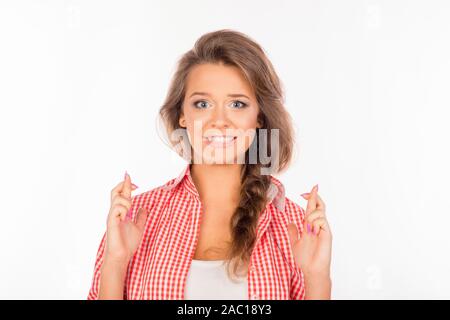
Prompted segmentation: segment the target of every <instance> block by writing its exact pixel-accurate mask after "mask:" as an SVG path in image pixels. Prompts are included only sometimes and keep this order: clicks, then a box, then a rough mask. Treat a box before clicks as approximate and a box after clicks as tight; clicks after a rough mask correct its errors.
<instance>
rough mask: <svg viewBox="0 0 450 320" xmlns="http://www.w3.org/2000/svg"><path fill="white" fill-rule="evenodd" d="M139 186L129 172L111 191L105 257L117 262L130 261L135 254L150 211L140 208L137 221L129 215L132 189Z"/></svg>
mask: <svg viewBox="0 0 450 320" xmlns="http://www.w3.org/2000/svg"><path fill="white" fill-rule="evenodd" d="M136 188H137V186H136V185H134V184H132V183H131V178H130V176H129V174H128V173H125V178H124V180H123V181H122V182H120V183H119V184H118V185H117V186H116V187H115V188H114V189H112V191H111V208H110V210H109V214H108V219H107V229H106V248H105V258H106V259H108V260H113V261H115V262H121V263H128V262H129V261H130V259H131V258H132V257H133V255H134V254H135V252H136V250H137V248H138V246H139V244H140V242H141V240H142V234H143V232H144V226H145V222H146V220H147V217H148V212H147V210H146V209H145V208H139V210H138V213H137V219H136V223H135V222H134V221H132V220H131V219H130V217H129V216H128V211H129V210H130V208H131V191H132V190H135V189H136Z"/></svg>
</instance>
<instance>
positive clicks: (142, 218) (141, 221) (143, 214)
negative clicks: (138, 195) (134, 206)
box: [136, 208, 148, 229]
mask: <svg viewBox="0 0 450 320" xmlns="http://www.w3.org/2000/svg"><path fill="white" fill-rule="evenodd" d="M147 217H148V211H147V209H145V208H139V210H138V213H137V219H136V226H137V227H138V228H139V229H142V228H144V226H145V222H146V221H147Z"/></svg>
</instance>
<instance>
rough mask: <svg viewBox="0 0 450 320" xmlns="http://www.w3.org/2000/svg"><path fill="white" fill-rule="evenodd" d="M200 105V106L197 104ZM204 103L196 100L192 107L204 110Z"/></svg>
mask: <svg viewBox="0 0 450 320" xmlns="http://www.w3.org/2000/svg"><path fill="white" fill-rule="evenodd" d="M199 103H200V104H199ZM206 103H208V102H206V101H205V100H198V101H195V102H194V107H196V108H198V109H205V108H206V107H205V106H204V105H205V104H206Z"/></svg>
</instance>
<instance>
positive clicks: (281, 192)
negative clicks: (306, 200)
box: [269, 176, 305, 230]
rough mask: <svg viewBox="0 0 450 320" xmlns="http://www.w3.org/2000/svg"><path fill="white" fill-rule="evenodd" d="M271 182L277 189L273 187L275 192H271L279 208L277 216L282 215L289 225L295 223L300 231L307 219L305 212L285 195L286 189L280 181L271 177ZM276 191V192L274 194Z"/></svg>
mask: <svg viewBox="0 0 450 320" xmlns="http://www.w3.org/2000/svg"><path fill="white" fill-rule="evenodd" d="M271 182H272V185H273V186H274V187H276V188H274V187H272V188H273V189H274V190H272V191H269V193H270V192H272V196H269V197H273V198H274V201H273V202H274V205H275V207H276V208H277V210H276V212H277V214H278V215H281V216H282V217H283V220H286V222H287V223H295V224H296V225H297V227H298V228H299V230H300V229H301V228H302V225H303V220H304V218H305V210H304V209H303V208H302V207H301V206H300V204H299V203H298V202H296V201H294V200H292V199H291V198H289V197H287V196H286V195H285V187H284V185H283V183H282V182H281V181H280V180H278V179H277V178H275V177H273V176H271ZM275 190H276V192H274V191H275ZM275 194H276V195H275Z"/></svg>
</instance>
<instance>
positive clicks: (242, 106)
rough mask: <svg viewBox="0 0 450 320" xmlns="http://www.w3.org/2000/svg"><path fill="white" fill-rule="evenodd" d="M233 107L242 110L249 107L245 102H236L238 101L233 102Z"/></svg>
mask: <svg viewBox="0 0 450 320" xmlns="http://www.w3.org/2000/svg"><path fill="white" fill-rule="evenodd" d="M236 103H237V106H236ZM233 106H236V108H237V109H242V108H245V107H246V106H247V104H246V103H245V102H242V101H239V100H236V101H233Z"/></svg>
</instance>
